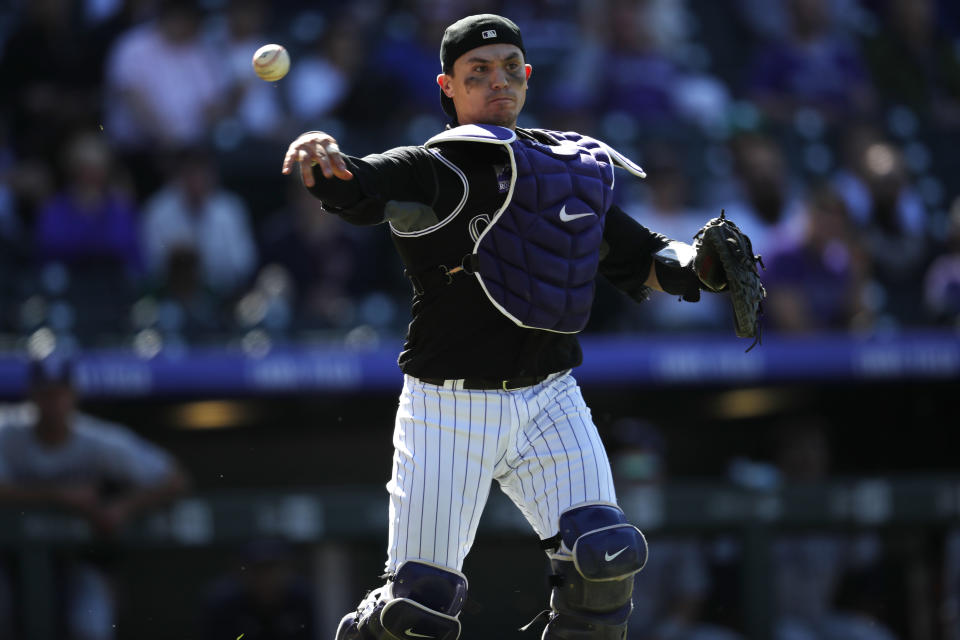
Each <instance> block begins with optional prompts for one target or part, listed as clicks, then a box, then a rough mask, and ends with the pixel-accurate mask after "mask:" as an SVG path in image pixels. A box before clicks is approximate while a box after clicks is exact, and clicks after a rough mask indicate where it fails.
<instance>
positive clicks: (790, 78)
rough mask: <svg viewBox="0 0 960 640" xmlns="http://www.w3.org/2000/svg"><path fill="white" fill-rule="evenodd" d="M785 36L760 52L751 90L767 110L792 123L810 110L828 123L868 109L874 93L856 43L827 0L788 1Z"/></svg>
mask: <svg viewBox="0 0 960 640" xmlns="http://www.w3.org/2000/svg"><path fill="white" fill-rule="evenodd" d="M786 6H787V11H788V17H789V19H788V25H789V31H788V33H787V34H786V37H783V38H773V39H770V40H768V41H765V42H763V43H762V44H761V45H760V46H758V47H757V48H756V50H755V55H754V60H753V63H752V65H750V71H749V75H748V77H747V79H746V91H747V93H748V94H749V95H750V97H751V99H752V100H753V101H755V102H756V103H757V105H758V106H759V107H760V110H761V111H762V112H763V114H764V115H765V116H766V117H768V118H770V119H771V120H772V121H774V122H777V123H789V122H791V120H792V118H793V117H794V115H795V114H796V112H797V110H798V109H802V108H810V109H813V110H815V111H816V112H818V113H819V114H820V115H821V116H822V117H823V118H825V119H826V120H827V121H828V122H837V121H838V120H840V119H843V118H848V117H851V116H855V115H857V114H863V113H867V112H869V111H870V110H871V109H872V108H873V106H874V101H875V98H874V95H873V94H874V92H873V87H872V85H871V84H870V78H869V76H868V74H867V69H866V65H865V64H864V62H863V59H862V57H861V55H860V52H859V50H858V49H857V47H856V43H855V42H852V41H851V39H850V38H847V37H845V36H844V34H843V33H842V32H841V31H840V29H838V28H837V25H836V23H835V21H834V16H833V15H832V13H831V11H830V8H829V6H830V3H828V2H827V1H826V0H786Z"/></svg>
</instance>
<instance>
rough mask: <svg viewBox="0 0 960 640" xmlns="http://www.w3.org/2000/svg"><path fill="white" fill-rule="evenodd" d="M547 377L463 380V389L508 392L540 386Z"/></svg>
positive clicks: (441, 382) (434, 380)
mask: <svg viewBox="0 0 960 640" xmlns="http://www.w3.org/2000/svg"><path fill="white" fill-rule="evenodd" d="M549 376H550V374H549V373H548V374H546V375H542V376H520V377H518V378H510V379H509V380H494V379H492V378H464V379H463V388H464V389H471V390H474V391H491V390H493V389H499V390H500V391H510V390H511V389H520V388H523V387H532V386H533V385H535V384H540V383H541V382H543V381H544V380H546V379H547V378H548V377H549ZM418 380H420V382H426V383H427V384H433V385H436V386H438V387H442V386H444V384H445V383H446V382H447V381H446V380H444V379H443V378H418ZM458 386H459V385H458Z"/></svg>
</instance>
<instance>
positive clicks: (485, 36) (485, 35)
mask: <svg viewBox="0 0 960 640" xmlns="http://www.w3.org/2000/svg"><path fill="white" fill-rule="evenodd" d="M480 35H481V36H482V37H483V39H484V40H489V39H490V38H496V37H497V32H496V31H494V30H493V29H489V30H487V31H484V32H483V33H481V34H480Z"/></svg>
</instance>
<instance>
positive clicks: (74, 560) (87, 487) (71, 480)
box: [0, 357, 187, 640]
mask: <svg viewBox="0 0 960 640" xmlns="http://www.w3.org/2000/svg"><path fill="white" fill-rule="evenodd" d="M29 389H30V399H31V401H32V403H33V409H34V410H30V411H23V412H20V413H18V414H14V416H18V418H14V419H13V420H11V421H7V422H4V423H3V424H0V500H2V501H3V502H4V503H7V504H16V505H18V506H20V507H21V508H33V507H37V508H55V509H62V510H66V511H67V512H69V513H74V514H77V515H78V516H80V517H82V518H84V519H85V520H86V521H87V522H89V524H90V526H91V528H92V531H93V533H94V536H95V539H98V540H101V541H103V542H109V541H110V540H111V538H112V537H113V536H115V535H116V534H118V533H119V532H120V531H122V530H123V528H124V526H125V525H126V524H127V523H128V522H130V520H131V519H132V518H134V517H136V516H137V515H139V514H141V513H143V512H144V511H145V510H148V509H150V508H153V507H156V506H159V505H161V504H164V503H166V502H167V501H169V500H171V499H172V498H174V497H175V496H177V495H179V494H181V493H182V492H183V491H184V490H185V489H186V487H187V479H186V476H185V474H184V472H183V471H182V470H181V469H180V468H179V466H178V465H177V463H176V462H175V461H174V460H173V459H172V458H171V457H170V456H169V455H168V454H167V453H165V452H164V451H162V450H161V449H159V448H157V447H156V446H154V445H153V444H151V443H149V442H147V441H146V440H144V439H142V438H141V437H139V436H138V435H136V434H135V433H134V432H132V431H130V430H128V429H127V428H125V427H122V426H120V425H116V424H110V423H107V422H104V421H101V420H98V419H95V418H93V417H92V416H89V415H85V414H83V413H80V412H78V411H77V408H76V395H75V392H74V387H73V382H72V371H71V367H70V363H69V362H68V361H65V360H62V359H57V358H55V357H50V358H47V359H46V360H44V361H38V362H35V363H34V364H33V365H32V366H31V370H30V380H29ZM75 555H76V554H64V556H63V557H61V558H60V560H61V562H60V564H61V567H60V569H61V571H60V572H59V573H60V575H61V576H62V579H63V585H62V589H63V592H64V594H65V602H63V603H62V604H61V607H60V614H61V617H62V620H59V621H58V624H59V627H60V633H59V634H58V636H59V637H66V638H70V639H71V640H106V639H109V638H113V637H114V635H115V632H116V628H115V627H116V625H115V623H116V611H115V602H114V596H113V593H112V586H111V578H110V576H109V574H108V573H107V572H105V571H103V570H102V569H101V568H99V567H98V566H96V565H95V564H94V563H93V562H91V561H89V560H86V559H84V558H82V557H74V556H75ZM4 609H5V607H4V606H3V605H2V604H0V611H3V610H4ZM3 624H4V623H3V622H0V629H2V628H3Z"/></svg>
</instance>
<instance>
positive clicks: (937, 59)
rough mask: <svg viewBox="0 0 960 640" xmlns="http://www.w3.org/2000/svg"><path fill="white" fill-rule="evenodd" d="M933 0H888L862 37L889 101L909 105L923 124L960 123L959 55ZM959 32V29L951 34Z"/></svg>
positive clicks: (874, 74) (879, 85) (878, 83)
mask: <svg viewBox="0 0 960 640" xmlns="http://www.w3.org/2000/svg"><path fill="white" fill-rule="evenodd" d="M939 4H940V3H937V2H936V1H935V0H887V1H886V2H884V3H882V4H881V7H882V13H881V14H880V16H879V17H880V18H881V20H880V22H879V25H878V27H879V28H877V29H876V30H875V32H873V33H871V34H869V35H867V36H866V37H865V38H864V40H863V51H864V55H865V58H866V61H867V63H868V64H869V67H870V73H871V78H872V82H873V84H874V85H875V86H876V89H877V92H878V94H879V95H881V96H882V98H883V102H884V104H885V105H886V106H905V107H908V108H909V109H911V110H912V111H913V112H914V113H915V114H916V116H917V117H918V118H919V120H920V122H921V123H922V126H924V127H942V128H944V129H947V130H954V131H955V130H957V129H958V128H960V58H958V56H957V54H956V51H955V48H956V44H955V41H954V40H953V39H952V38H951V34H950V33H949V32H948V31H947V29H946V24H945V22H944V21H942V20H941V19H940V18H941V15H939V14H941V11H940V9H941V7H940V6H938V5H939ZM952 35H953V36H956V34H952Z"/></svg>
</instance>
